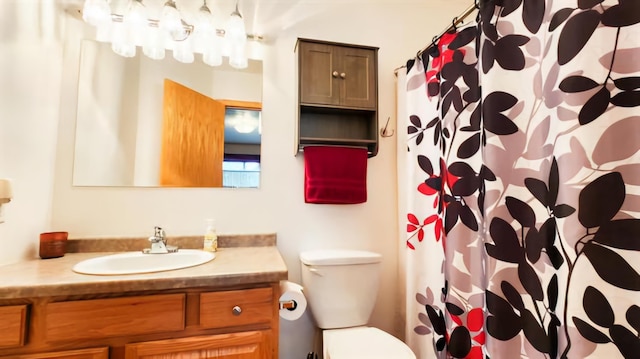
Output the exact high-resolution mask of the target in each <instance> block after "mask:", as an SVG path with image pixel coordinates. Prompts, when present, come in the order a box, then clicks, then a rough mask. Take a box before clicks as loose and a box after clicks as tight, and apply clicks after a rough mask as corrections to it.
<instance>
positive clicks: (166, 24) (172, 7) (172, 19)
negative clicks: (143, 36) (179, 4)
mask: <svg viewBox="0 0 640 359" xmlns="http://www.w3.org/2000/svg"><path fill="white" fill-rule="evenodd" d="M158 26H159V27H160V28H161V29H164V30H165V31H167V32H168V33H169V35H170V36H171V38H172V39H173V40H184V38H185V37H186V36H187V32H186V30H185V29H184V26H183V24H182V19H181V18H180V12H178V9H177V8H176V3H175V1H173V0H167V2H165V3H164V6H163V7H162V16H161V17H160V21H159V23H158Z"/></svg>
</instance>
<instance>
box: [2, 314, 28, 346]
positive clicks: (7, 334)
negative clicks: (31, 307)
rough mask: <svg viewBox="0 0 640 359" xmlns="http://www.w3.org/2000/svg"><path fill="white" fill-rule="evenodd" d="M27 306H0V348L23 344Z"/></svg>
mask: <svg viewBox="0 0 640 359" xmlns="http://www.w3.org/2000/svg"><path fill="white" fill-rule="evenodd" d="M26 316H27V306H26V305H14V306H7V307H0V348H11V347H19V346H21V345H24V334H25V330H26V327H27V324H26Z"/></svg>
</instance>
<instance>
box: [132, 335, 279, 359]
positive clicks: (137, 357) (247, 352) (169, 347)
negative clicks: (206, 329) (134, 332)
mask: <svg viewBox="0 0 640 359" xmlns="http://www.w3.org/2000/svg"><path fill="white" fill-rule="evenodd" d="M269 339H270V332H268V331H251V332H240V333H230V334H219V335H205V336H198V337H187V338H179V339H167V340H156V341H149V342H141V343H134V344H127V345H126V346H125V359H141V358H144V359H161V358H172V359H187V358H188V359H205V358H207V359H214V358H215V359H272V351H271V347H270V340H269Z"/></svg>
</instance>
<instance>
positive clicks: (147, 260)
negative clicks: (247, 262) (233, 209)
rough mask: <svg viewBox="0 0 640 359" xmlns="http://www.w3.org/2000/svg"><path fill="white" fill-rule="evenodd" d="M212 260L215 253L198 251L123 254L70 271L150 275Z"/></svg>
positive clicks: (98, 259) (94, 260)
mask: <svg viewBox="0 0 640 359" xmlns="http://www.w3.org/2000/svg"><path fill="white" fill-rule="evenodd" d="M214 258H215V253H212V252H206V251H202V250H198V249H180V250H179V251H178V252H175V253H166V254H146V253H142V252H125V253H118V254H111V255H107V256H102V257H96V258H91V259H87V260H84V261H82V262H80V263H78V264H76V265H75V266H73V268H72V269H73V271H74V272H77V273H81V274H94V275H120V274H139V273H152V272H162V271H168V270H174V269H181V268H187V267H194V266H197V265H200V264H204V263H207V262H209V261H210V260H212V259H214Z"/></svg>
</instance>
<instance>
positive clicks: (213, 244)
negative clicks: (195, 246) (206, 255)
mask: <svg viewBox="0 0 640 359" xmlns="http://www.w3.org/2000/svg"><path fill="white" fill-rule="evenodd" d="M202 249H204V250H205V251H208V252H215V251H217V250H218V234H217V233H216V226H215V221H214V220H213V219H207V228H206V229H205V232H204V244H203V247H202Z"/></svg>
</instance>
